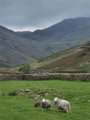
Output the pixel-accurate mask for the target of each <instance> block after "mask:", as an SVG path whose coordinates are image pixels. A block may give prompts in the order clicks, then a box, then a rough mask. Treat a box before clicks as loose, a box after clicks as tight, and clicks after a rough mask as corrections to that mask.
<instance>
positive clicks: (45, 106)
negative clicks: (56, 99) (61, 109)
mask: <svg viewBox="0 0 90 120" xmlns="http://www.w3.org/2000/svg"><path fill="white" fill-rule="evenodd" d="M41 107H42V109H50V108H51V101H50V100H49V99H42V105H41Z"/></svg>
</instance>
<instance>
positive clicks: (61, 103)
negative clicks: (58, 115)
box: [54, 97, 71, 113]
mask: <svg viewBox="0 0 90 120" xmlns="http://www.w3.org/2000/svg"><path fill="white" fill-rule="evenodd" d="M54 105H55V107H56V108H57V109H58V111H59V110H62V111H64V112H66V113H69V112H70V111H71V106H70V102H68V101H67V100H63V99H59V98H58V97H56V98H54Z"/></svg>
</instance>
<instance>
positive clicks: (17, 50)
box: [0, 26, 49, 67]
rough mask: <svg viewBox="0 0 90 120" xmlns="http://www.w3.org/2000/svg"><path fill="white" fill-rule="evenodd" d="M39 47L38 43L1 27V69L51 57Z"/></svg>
mask: <svg viewBox="0 0 90 120" xmlns="http://www.w3.org/2000/svg"><path fill="white" fill-rule="evenodd" d="M39 46H40V44H39V43H38V42H36V41H33V40H31V39H27V38H25V37H20V36H18V35H17V34H16V33H15V32H14V31H11V30H9V29H7V28H5V27H3V26H0V67H13V66H17V65H20V64H24V63H26V62H29V61H33V60H36V59H38V58H41V57H43V56H46V55H49V54H48V52H47V51H45V50H43V49H41V50H40V48H39ZM42 48H44V47H42Z"/></svg>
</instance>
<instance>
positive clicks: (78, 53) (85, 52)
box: [33, 42, 90, 72]
mask: <svg viewBox="0 0 90 120" xmlns="http://www.w3.org/2000/svg"><path fill="white" fill-rule="evenodd" d="M36 63H37V64H36V65H35V63H33V65H35V66H36V68H35V66H34V69H38V70H51V71H58V72H59V71H83V72H90V42H87V43H85V44H83V45H80V46H77V47H75V48H72V49H68V50H66V51H63V52H60V53H57V54H54V55H52V56H49V57H46V58H43V59H40V60H38V61H37V62H36Z"/></svg>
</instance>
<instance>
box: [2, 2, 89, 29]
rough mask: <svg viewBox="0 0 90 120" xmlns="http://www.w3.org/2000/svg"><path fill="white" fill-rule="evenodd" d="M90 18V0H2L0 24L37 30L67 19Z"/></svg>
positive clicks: (13, 27)
mask: <svg viewBox="0 0 90 120" xmlns="http://www.w3.org/2000/svg"><path fill="white" fill-rule="evenodd" d="M74 17H90V0H0V24H1V25H3V26H6V27H9V28H11V29H14V30H35V29H43V28H46V27H48V26H51V25H53V24H55V23H57V22H60V21H61V20H63V19H65V18H74Z"/></svg>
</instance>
